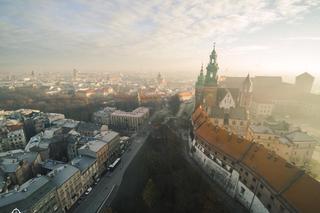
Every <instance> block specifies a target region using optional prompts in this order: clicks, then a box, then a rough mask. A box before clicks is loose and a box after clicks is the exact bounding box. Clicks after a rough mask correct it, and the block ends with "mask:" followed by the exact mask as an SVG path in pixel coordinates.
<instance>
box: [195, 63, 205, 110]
mask: <svg viewBox="0 0 320 213" xmlns="http://www.w3.org/2000/svg"><path fill="white" fill-rule="evenodd" d="M203 86H204V75H203V65H201V70H200V74H199V75H198V80H197V82H196V85H195V99H196V100H195V101H196V104H195V107H196V108H197V107H198V106H199V105H201V104H202V103H203Z"/></svg>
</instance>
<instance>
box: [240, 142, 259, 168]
mask: <svg viewBox="0 0 320 213" xmlns="http://www.w3.org/2000/svg"><path fill="white" fill-rule="evenodd" d="M254 144H255V143H253V142H251V143H250V145H249V147H248V148H247V150H246V151H245V152H244V153H243V154H242V156H241V157H240V159H239V160H237V162H238V163H239V162H241V161H243V159H244V158H245V157H246V155H247V154H248V153H249V151H250V150H251V148H252V147H253V145H254Z"/></svg>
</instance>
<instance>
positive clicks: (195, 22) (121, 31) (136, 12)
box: [0, 0, 320, 76]
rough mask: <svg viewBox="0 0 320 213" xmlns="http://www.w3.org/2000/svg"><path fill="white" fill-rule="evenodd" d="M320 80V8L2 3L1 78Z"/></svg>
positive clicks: (236, 3) (237, 3) (241, 1)
mask: <svg viewBox="0 0 320 213" xmlns="http://www.w3.org/2000/svg"><path fill="white" fill-rule="evenodd" d="M214 41H215V42H216V43H217V44H216V47H217V51H218V61H219V65H220V68H221V69H220V71H219V72H220V74H226V75H230V74H232V75H242V76H243V75H246V74H247V73H249V72H250V73H251V74H252V75H261V74H265V75H276V74H278V75H279V74H282V75H295V74H297V73H301V72H304V71H308V72H310V73H312V74H314V75H317V74H319V73H320V1H319V0H305V1H301V0H273V1H263V0H256V1H254V0H230V1H227V0H225V1H224V0H208V1H200V0H196V1H192V0H181V1H179V0H175V1H173V0H172V1H168V0H159V1H155V0H141V1H137V0H134V1H133V0H115V1H107V0H106V1H95V0H91V1H84V0H78V1H72V0H67V1H65V0H61V1H41V0H39V1H36V0H34V1H28V0H22V1H18V0H8V1H5V0H0V72H6V71H22V72H29V71H30V70H32V69H34V70H36V71H39V72H40V71H53V70H60V71H61V70H62V71H63V70H66V71H71V70H72V69H73V68H77V69H78V70H80V71H81V70H85V71H90V70H92V71H97V70H99V71H111V70H114V71H130V70H138V71H139V70H142V71H147V70H151V71H175V72H183V71H186V72H191V71H192V72H198V70H199V68H200V66H201V63H202V62H203V63H204V64H206V63H207V62H208V56H209V54H210V52H211V50H212V46H213V42H214Z"/></svg>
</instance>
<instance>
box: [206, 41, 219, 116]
mask: <svg viewBox="0 0 320 213" xmlns="http://www.w3.org/2000/svg"><path fill="white" fill-rule="evenodd" d="M218 69H219V66H218V63H217V53H216V48H215V44H214V45H213V50H212V52H211V54H210V57H209V63H208V65H207V73H206V76H205V80H204V87H203V104H204V107H205V108H206V110H207V112H208V113H209V114H210V111H211V108H212V107H214V106H217V104H218V103H217V92H218V84H217V72H218Z"/></svg>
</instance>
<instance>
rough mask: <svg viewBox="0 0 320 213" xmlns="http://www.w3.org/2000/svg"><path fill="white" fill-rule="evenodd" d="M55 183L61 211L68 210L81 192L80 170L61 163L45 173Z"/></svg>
mask: <svg viewBox="0 0 320 213" xmlns="http://www.w3.org/2000/svg"><path fill="white" fill-rule="evenodd" d="M47 176H48V178H49V180H50V181H51V182H52V183H53V184H54V185H55V187H56V190H57V197H58V200H59V203H60V206H61V209H62V212H68V210H69V209H70V208H71V207H72V205H73V204H74V203H75V202H76V201H77V200H78V199H79V197H80V195H81V194H82V193H83V188H82V182H81V174H80V170H79V169H78V168H76V167H74V166H72V165H68V164H65V165H62V166H60V167H58V168H55V169H54V170H52V171H51V172H49V173H48V174H47Z"/></svg>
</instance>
